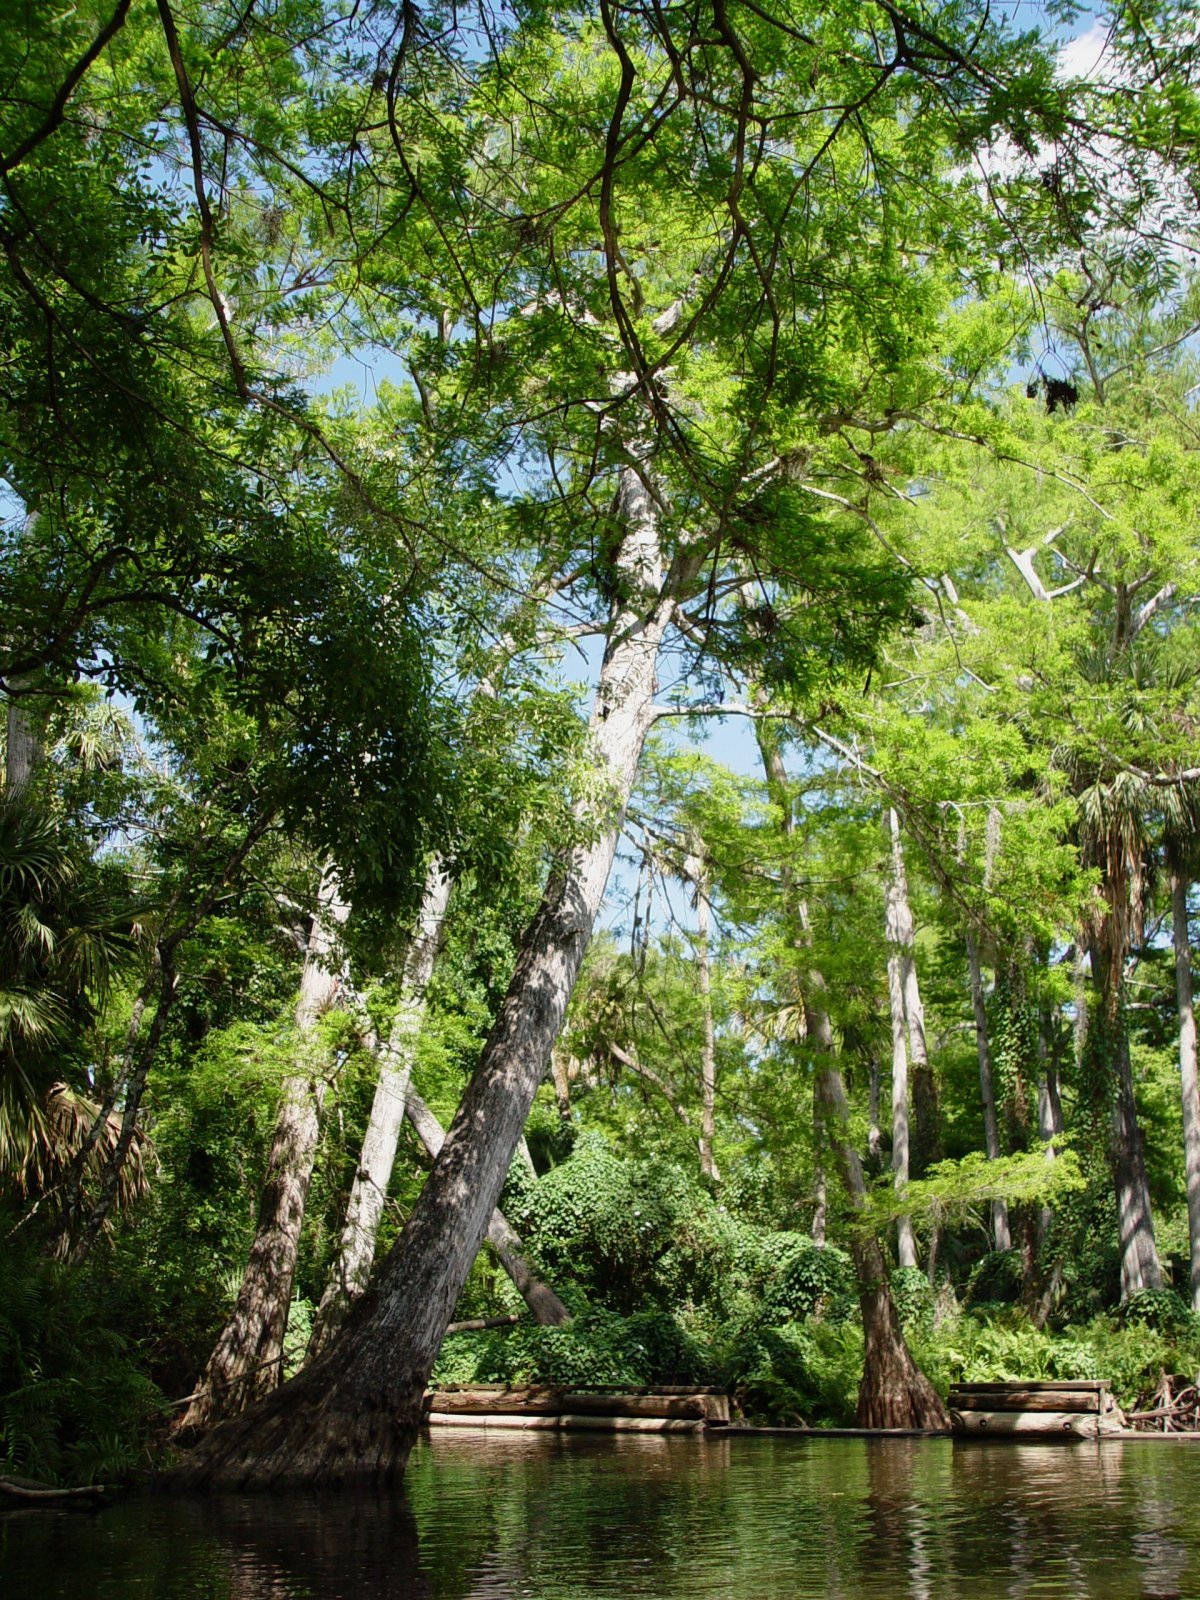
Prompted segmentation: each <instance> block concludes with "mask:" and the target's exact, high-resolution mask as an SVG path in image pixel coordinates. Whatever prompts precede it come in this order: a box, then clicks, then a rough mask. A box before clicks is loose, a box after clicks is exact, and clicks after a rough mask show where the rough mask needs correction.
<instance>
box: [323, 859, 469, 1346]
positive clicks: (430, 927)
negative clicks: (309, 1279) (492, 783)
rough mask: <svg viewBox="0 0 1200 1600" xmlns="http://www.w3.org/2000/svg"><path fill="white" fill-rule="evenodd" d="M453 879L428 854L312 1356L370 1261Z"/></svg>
mask: <svg viewBox="0 0 1200 1600" xmlns="http://www.w3.org/2000/svg"><path fill="white" fill-rule="evenodd" d="M452 884H453V879H452V878H451V876H450V874H449V873H448V872H447V871H446V870H445V868H444V866H443V864H442V862H441V860H440V859H438V858H437V857H435V858H434V860H433V861H431V862H430V865H429V871H428V873H427V874H426V878H425V891H424V894H423V895H422V897H421V910H420V913H419V915H418V918H417V926H416V928H415V930H414V932H413V937H412V940H411V942H410V944H409V947H408V951H407V953H406V955H405V960H404V969H403V972H402V974H401V981H400V1003H399V1005H398V1006H397V1008H396V1015H395V1018H394V1020H393V1022H392V1027H391V1032H390V1033H389V1035H388V1038H387V1042H386V1043H385V1044H384V1046H383V1048H382V1049H381V1050H380V1051H379V1077H378V1079H377V1081H376V1084H375V1096H374V1099H373V1100H372V1102H371V1115H370V1117H369V1118H368V1120H367V1128H366V1132H365V1133H364V1135H363V1142H362V1153H361V1155H360V1157H359V1162H358V1171H357V1172H356V1173H355V1175H354V1183H353V1184H352V1186H351V1189H350V1198H349V1200H348V1202H347V1204H346V1221H345V1224H344V1226H343V1228H342V1237H341V1239H340V1241H339V1243H338V1249H337V1254H336V1255H335V1256H334V1259H333V1263H332V1265H331V1266H330V1269H329V1280H328V1282H327V1283H326V1285H325V1292H324V1294H323V1295H322V1296H321V1304H320V1306H319V1307H318V1308H317V1315H316V1320H315V1322H314V1324H313V1331H312V1338H311V1339H310V1341H309V1346H308V1357H309V1360H311V1359H312V1358H313V1357H314V1356H316V1355H319V1354H320V1352H321V1351H322V1350H323V1349H325V1347H326V1346H327V1345H328V1344H329V1342H330V1340H331V1339H332V1338H333V1335H334V1334H335V1333H336V1332H337V1330H338V1328H340V1327H341V1325H342V1323H343V1322H344V1321H345V1320H346V1315H347V1313H348V1312H349V1310H350V1307H351V1306H352V1305H353V1303H354V1302H355V1301H356V1300H358V1299H360V1298H361V1296H362V1295H363V1294H364V1293H365V1292H366V1288H367V1285H368V1283H369V1282H370V1281H371V1268H372V1266H373V1265H374V1262H375V1240H376V1236H377V1234H378V1232H379V1219H380V1217H381V1216H382V1215H383V1204H384V1201H385V1200H386V1198H387V1191H388V1184H389V1183H390V1182H391V1178H392V1167H393V1166H394V1164H395V1160H396V1144H397V1141H398V1140H399V1138H400V1129H401V1127H402V1126H403V1124H404V1107H405V1102H406V1099H407V1096H408V1090H409V1084H410V1082H411V1080H412V1071H413V1063H414V1061H415V1059H416V1053H417V1043H418V1041H419V1039H420V1036H421V1029H422V1027H423V1025H424V1022H425V991H426V989H427V988H428V987H429V980H430V978H431V977H432V976H433V966H434V962H435V961H436V960H437V953H438V949H439V948H440V946H441V942H442V931H443V928H444V925H445V920H446V908H447V907H448V906H449V904H450V890H451V887H452Z"/></svg>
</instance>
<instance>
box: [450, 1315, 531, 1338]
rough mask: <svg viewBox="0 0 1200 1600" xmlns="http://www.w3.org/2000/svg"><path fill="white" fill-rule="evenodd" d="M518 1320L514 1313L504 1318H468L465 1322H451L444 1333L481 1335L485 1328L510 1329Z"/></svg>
mask: <svg viewBox="0 0 1200 1600" xmlns="http://www.w3.org/2000/svg"><path fill="white" fill-rule="evenodd" d="M520 1320H521V1318H520V1317H519V1316H518V1314H517V1313H516V1312H515V1311H513V1312H510V1313H509V1315H508V1316H506V1317H468V1318H467V1319H466V1321H465V1322H451V1323H450V1324H449V1325H448V1327H447V1328H446V1333H447V1334H448V1335H449V1334H451V1333H482V1332H483V1331H484V1329H485V1328H512V1327H515V1326H516V1324H517V1323H518V1322H520Z"/></svg>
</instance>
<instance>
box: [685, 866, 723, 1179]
mask: <svg viewBox="0 0 1200 1600" xmlns="http://www.w3.org/2000/svg"><path fill="white" fill-rule="evenodd" d="M687 871H688V875H689V876H690V878H691V880H692V882H693V884H694V885H695V888H696V941H695V949H696V986H697V988H698V989H699V991H700V1013H701V1019H702V1022H703V1028H704V1033H703V1041H702V1043H701V1047H700V1172H701V1174H702V1176H704V1177H705V1178H709V1179H712V1180H713V1181H716V1180H717V1179H718V1178H719V1177H720V1173H719V1172H718V1171H717V1163H716V1161H715V1159H714V1157H713V1134H714V1132H715V1129H716V1105H717V1048H716V1037H715V1034H714V1032H713V1009H712V969H711V966H710V964H709V948H708V946H709V934H710V932H711V927H712V902H711V901H710V899H709V897H708V881H707V874H706V872H705V869H704V860H703V858H702V857H701V856H700V855H699V854H698V853H697V854H695V855H692V856H690V857H689V858H688V865H687Z"/></svg>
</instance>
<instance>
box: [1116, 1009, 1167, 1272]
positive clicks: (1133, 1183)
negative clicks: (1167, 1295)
mask: <svg viewBox="0 0 1200 1600" xmlns="http://www.w3.org/2000/svg"><path fill="white" fill-rule="evenodd" d="M1117 1074H1118V1076H1117V1094H1116V1102H1115V1104H1114V1106H1113V1166H1114V1170H1115V1174H1116V1185H1117V1222H1118V1228H1119V1231H1120V1239H1121V1300H1122V1301H1123V1302H1124V1301H1126V1300H1129V1299H1131V1298H1132V1296H1134V1295H1135V1294H1139V1293H1140V1292H1141V1291H1142V1290H1143V1289H1161V1288H1162V1286H1163V1275H1162V1267H1161V1265H1160V1263H1159V1259H1158V1246H1157V1244H1156V1242H1155V1238H1154V1217H1153V1214H1152V1212H1151V1209H1150V1186H1149V1183H1148V1181H1147V1178H1146V1152H1145V1148H1144V1146H1143V1144H1142V1130H1141V1128H1140V1127H1139V1126H1138V1120H1137V1104H1136V1101H1135V1099H1134V1089H1133V1063H1132V1061H1131V1059H1130V1055H1129V1034H1128V1031H1127V1030H1126V1028H1125V1027H1124V1025H1123V1023H1122V1026H1121V1028H1120V1031H1119V1035H1118V1038H1117Z"/></svg>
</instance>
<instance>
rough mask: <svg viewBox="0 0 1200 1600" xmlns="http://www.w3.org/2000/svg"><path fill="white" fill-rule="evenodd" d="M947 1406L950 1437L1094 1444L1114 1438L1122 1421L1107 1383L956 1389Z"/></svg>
mask: <svg viewBox="0 0 1200 1600" xmlns="http://www.w3.org/2000/svg"><path fill="white" fill-rule="evenodd" d="M948 1404H949V1407H950V1418H951V1421H952V1422H953V1424H954V1431H955V1433H960V1434H969V1435H971V1434H973V1435H979V1434H982V1435H984V1436H985V1437H989V1438H996V1437H997V1436H1003V1435H1011V1434H1016V1435H1024V1436H1028V1435H1031V1434H1035V1435H1038V1434H1040V1435H1041V1436H1042V1437H1047V1436H1050V1435H1053V1436H1056V1437H1058V1438H1064V1439H1095V1438H1097V1437H1099V1436H1100V1435H1101V1434H1105V1433H1119V1432H1121V1430H1122V1429H1123V1427H1124V1422H1125V1419H1124V1417H1123V1415H1122V1413H1121V1411H1120V1409H1119V1408H1118V1406H1117V1404H1116V1402H1115V1401H1114V1399H1113V1397H1112V1393H1111V1391H1110V1389H1109V1385H1108V1382H1107V1380H1106V1379H1099V1378H1096V1379H1092V1378H1089V1379H1078V1380H1075V1381H1074V1382H1055V1383H1048V1382H1041V1381H1039V1382H1034V1381H1029V1382H1021V1383H960V1384H956V1385H954V1387H952V1388H951V1390H950V1394H949V1398H948Z"/></svg>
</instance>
